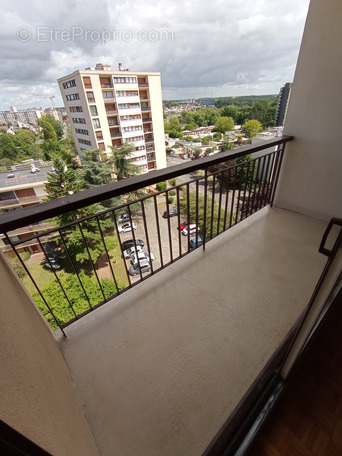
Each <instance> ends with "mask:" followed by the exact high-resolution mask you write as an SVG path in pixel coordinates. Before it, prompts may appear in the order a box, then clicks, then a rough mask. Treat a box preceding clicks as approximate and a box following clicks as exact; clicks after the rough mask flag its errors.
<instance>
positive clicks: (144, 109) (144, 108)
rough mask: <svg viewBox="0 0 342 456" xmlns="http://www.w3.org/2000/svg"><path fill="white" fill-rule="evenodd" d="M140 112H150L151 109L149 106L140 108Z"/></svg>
mask: <svg viewBox="0 0 342 456" xmlns="http://www.w3.org/2000/svg"><path fill="white" fill-rule="evenodd" d="M141 110H142V111H151V107H150V106H141Z"/></svg>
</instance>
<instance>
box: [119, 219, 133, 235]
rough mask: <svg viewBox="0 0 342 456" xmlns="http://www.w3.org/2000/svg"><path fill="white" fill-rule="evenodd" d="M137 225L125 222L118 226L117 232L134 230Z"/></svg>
mask: <svg viewBox="0 0 342 456" xmlns="http://www.w3.org/2000/svg"><path fill="white" fill-rule="evenodd" d="M136 229H137V225H136V224H135V223H133V222H132V223H125V224H124V225H121V226H119V228H118V231H119V233H127V232H128V231H132V230H136Z"/></svg>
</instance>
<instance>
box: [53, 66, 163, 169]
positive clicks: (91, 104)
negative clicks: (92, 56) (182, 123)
mask: <svg viewBox="0 0 342 456" xmlns="http://www.w3.org/2000/svg"><path fill="white" fill-rule="evenodd" d="M58 84H59V87H60V90H61V93H62V97H63V100H64V104H65V107H66V110H67V114H68V117H69V120H70V125H71V128H72V132H73V136H74V138H75V143H76V146H77V149H78V151H79V153H80V154H82V151H84V150H93V149H97V148H98V149H100V150H101V152H102V153H101V157H102V158H106V157H107V156H108V155H110V154H111V149H110V146H117V147H121V146H122V145H123V144H124V143H125V142H128V143H132V144H134V147H135V151H134V152H133V153H132V158H133V161H132V162H133V164H134V165H136V166H138V167H139V168H140V170H141V172H142V173H145V172H148V171H150V170H153V169H161V168H164V167H166V153H165V140H164V122H163V106H162V95H161V83H160V73H135V72H131V71H126V70H123V69H122V66H121V65H119V70H118V71H112V70H111V67H110V66H108V65H102V64H97V65H96V67H95V70H91V69H85V70H77V71H75V72H73V73H71V74H68V75H67V76H64V77H62V78H60V79H58Z"/></svg>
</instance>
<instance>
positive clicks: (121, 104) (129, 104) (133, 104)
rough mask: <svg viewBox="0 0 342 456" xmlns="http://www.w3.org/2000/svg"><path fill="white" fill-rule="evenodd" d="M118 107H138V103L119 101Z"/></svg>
mask: <svg viewBox="0 0 342 456" xmlns="http://www.w3.org/2000/svg"><path fill="white" fill-rule="evenodd" d="M118 107H119V109H133V108H139V103H119V104H118Z"/></svg>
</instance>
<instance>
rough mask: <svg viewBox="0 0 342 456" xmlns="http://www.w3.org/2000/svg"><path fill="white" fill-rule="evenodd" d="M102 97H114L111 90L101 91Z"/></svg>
mask: <svg viewBox="0 0 342 456" xmlns="http://www.w3.org/2000/svg"><path fill="white" fill-rule="evenodd" d="M102 95H103V98H104V99H105V98H114V94H113V92H112V91H111V90H103V91H102Z"/></svg>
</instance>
